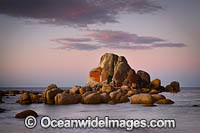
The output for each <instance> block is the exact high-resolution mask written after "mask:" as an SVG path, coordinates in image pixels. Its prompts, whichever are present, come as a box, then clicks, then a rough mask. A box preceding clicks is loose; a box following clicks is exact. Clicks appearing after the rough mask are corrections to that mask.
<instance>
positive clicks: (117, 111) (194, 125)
mask: <svg viewBox="0 0 200 133" xmlns="http://www.w3.org/2000/svg"><path fill="white" fill-rule="evenodd" d="M0 89H1V90H8V88H0ZM12 89H17V90H29V91H37V92H42V91H43V90H44V89H45V88H12ZM67 89H68V88H67ZM162 94H163V95H164V96H166V98H169V99H172V100H173V101H174V102H175V103H174V104H172V105H157V106H155V107H144V106H143V105H135V104H130V103H129V102H128V103H122V104H115V105H109V104H97V105H86V104H73V105H46V104H31V105H20V104H17V103H15V101H16V100H18V99H19V96H20V95H16V96H9V98H6V97H3V101H4V102H5V103H1V104H0V108H3V109H6V110H7V111H5V112H3V113H0V132H1V133H7V132H9V133H14V132H15V133H22V132H33V133H35V132H37V133H40V132H51V133H55V132H61V133H62V132H63V133H64V132H65V133H66V132H70V133H79V132H81V133H86V132H91V133H93V132H97V133H103V132H107V133H112V132H116V133H121V132H122V133H123V132H128V131H126V130H125V129H108V128H102V129H100V128H97V129H95V128H86V129H80V128H78V129H68V128H63V129H59V128H56V129H55V128H47V129H44V128H42V127H41V126H40V125H39V123H38V124H37V126H36V127H35V128H33V129H28V128H26V127H25V125H24V120H23V119H16V118H15V115H16V113H19V112H21V111H23V110H27V109H32V110H34V111H36V112H37V113H38V114H39V117H38V118H37V120H38V121H39V119H40V118H41V117H42V116H50V117H51V118H52V119H69V118H70V119H86V118H87V117H88V116H91V117H95V116H98V117H100V118H102V119H103V118H104V117H105V116H109V118H112V119H147V120H151V119H175V120H176V128H174V129H165V128H162V129H159V128H154V129H152V128H146V129H142V128H139V129H134V130H133V131H131V132H135V133H160V132H161V133H174V132H178V133H188V132H192V133H199V131H200V126H199V122H200V107H193V106H192V105H200V88H192V87H187V88H181V92H179V93H176V94H174V93H167V92H164V93H162Z"/></svg>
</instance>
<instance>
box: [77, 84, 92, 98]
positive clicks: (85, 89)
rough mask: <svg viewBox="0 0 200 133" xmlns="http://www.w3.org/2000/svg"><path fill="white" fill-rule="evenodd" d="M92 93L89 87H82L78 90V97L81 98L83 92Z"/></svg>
mask: <svg viewBox="0 0 200 133" xmlns="http://www.w3.org/2000/svg"><path fill="white" fill-rule="evenodd" d="M88 91H92V88H91V87H90V86H83V87H81V88H80V89H79V92H80V95H81V96H82V95H83V94H84V93H85V92H88Z"/></svg>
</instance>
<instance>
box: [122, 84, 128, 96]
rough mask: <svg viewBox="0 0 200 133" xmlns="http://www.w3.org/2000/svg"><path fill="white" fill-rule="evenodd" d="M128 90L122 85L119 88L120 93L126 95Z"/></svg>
mask: <svg viewBox="0 0 200 133" xmlns="http://www.w3.org/2000/svg"><path fill="white" fill-rule="evenodd" d="M129 90H130V87H128V86H127V85H123V86H121V92H122V93H123V94H124V95H126V94H127V93H128V91H129Z"/></svg>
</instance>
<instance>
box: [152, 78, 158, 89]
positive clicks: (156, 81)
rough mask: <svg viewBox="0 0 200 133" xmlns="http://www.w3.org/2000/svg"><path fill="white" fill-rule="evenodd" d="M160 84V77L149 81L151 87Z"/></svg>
mask: <svg viewBox="0 0 200 133" xmlns="http://www.w3.org/2000/svg"><path fill="white" fill-rule="evenodd" d="M160 86H161V81H160V79H154V80H153V81H151V83H150V87H151V88H152V89H158V88H159V87H160Z"/></svg>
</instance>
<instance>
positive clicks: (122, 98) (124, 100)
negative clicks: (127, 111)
mask: <svg viewBox="0 0 200 133" xmlns="http://www.w3.org/2000/svg"><path fill="white" fill-rule="evenodd" d="M128 101H129V99H128V97H127V96H121V97H120V100H119V103H126V102H128Z"/></svg>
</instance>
